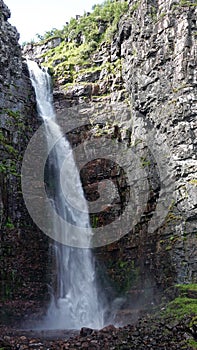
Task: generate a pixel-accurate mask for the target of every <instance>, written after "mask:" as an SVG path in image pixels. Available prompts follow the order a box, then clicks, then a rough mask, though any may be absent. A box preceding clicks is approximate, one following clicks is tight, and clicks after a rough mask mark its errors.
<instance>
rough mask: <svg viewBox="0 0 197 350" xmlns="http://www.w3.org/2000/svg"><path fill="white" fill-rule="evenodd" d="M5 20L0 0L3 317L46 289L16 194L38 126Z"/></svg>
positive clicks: (33, 235) (43, 261) (40, 243)
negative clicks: (31, 139) (23, 164)
mask: <svg viewBox="0 0 197 350" xmlns="http://www.w3.org/2000/svg"><path fill="white" fill-rule="evenodd" d="M9 17H10V11H9V10H8V8H7V6H6V5H5V4H4V2H3V1H0V47H1V50H0V141H1V142H0V230H1V235H0V286H1V287H0V303H1V306H4V307H5V309H6V308H8V309H9V310H8V309H6V310H7V315H8V314H9V312H10V313H13V314H14V308H13V306H14V305H15V304H14V303H16V300H18V302H20V300H22V299H23V298H25V299H26V301H29V302H30V304H31V303H32V300H37V299H38V300H39V299H42V298H43V295H44V294H46V290H47V288H46V278H45V273H46V271H47V270H46V269H47V242H46V239H45V237H44V235H43V234H42V233H40V232H39V230H38V229H37V228H36V227H35V225H34V224H33V222H32V220H31V218H30V217H29V215H28V213H27V210H26V207H25V204H24V201H23V197H22V191H21V165H22V159H23V154H24V152H25V150H26V147H27V144H28V142H29V140H30V138H31V136H32V135H33V133H34V132H35V130H36V129H37V128H38V126H39V122H38V118H37V112H36V102H35V95H34V91H33V88H32V86H31V82H30V79H29V74H28V69H27V65H26V63H25V61H23V59H22V54H21V48H20V46H19V44H18V39H19V34H18V32H17V30H16V28H14V27H12V26H11V25H10V24H9V22H8V18H9ZM35 271H36V273H35ZM30 306H31V305H30ZM17 307H18V313H19V314H23V311H24V310H22V308H21V306H17ZM28 308H29V306H28V307H27V309H28ZM32 309H33V308H32ZM1 310H2V312H1V313H0V317H4V316H5V315H6V312H4V309H3V308H2V307H1ZM26 311H27V310H26Z"/></svg>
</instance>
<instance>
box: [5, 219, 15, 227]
mask: <svg viewBox="0 0 197 350" xmlns="http://www.w3.org/2000/svg"><path fill="white" fill-rule="evenodd" d="M5 227H7V228H9V229H14V224H13V223H12V221H11V219H10V217H8V219H7V222H6V224H5Z"/></svg>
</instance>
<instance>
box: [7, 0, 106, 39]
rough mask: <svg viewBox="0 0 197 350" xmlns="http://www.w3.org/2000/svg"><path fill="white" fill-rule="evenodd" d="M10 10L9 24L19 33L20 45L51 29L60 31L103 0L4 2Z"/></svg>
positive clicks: (26, 0) (13, 0)
mask: <svg viewBox="0 0 197 350" xmlns="http://www.w3.org/2000/svg"><path fill="white" fill-rule="evenodd" d="M4 2H5V3H6V5H7V6H8V7H9V9H10V10H11V18H10V19H9V22H10V23H11V24H12V25H14V26H15V27H16V28H17V30H18V32H19V33H20V43H21V44H22V43H23V42H25V41H31V40H32V39H36V38H37V37H36V34H37V33H38V34H41V35H42V34H44V33H45V32H46V31H48V30H51V29H52V28H57V29H61V28H62V27H63V25H64V24H65V22H67V21H69V19H70V18H71V17H75V15H82V14H83V13H84V11H86V12H88V11H91V9H92V6H93V5H95V4H102V3H103V2H104V0H4Z"/></svg>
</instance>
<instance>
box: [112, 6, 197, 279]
mask: <svg viewBox="0 0 197 350" xmlns="http://www.w3.org/2000/svg"><path fill="white" fill-rule="evenodd" d="M130 9H131V17H130V23H129V22H128V18H127V19H125V20H124V19H123V20H122V24H120V30H119V35H118V36H117V39H116V43H117V44H116V45H119V44H121V55H122V57H123V58H124V64H123V67H124V71H123V76H124V80H125V82H126V86H127V89H128V91H129V92H130V96H131V104H132V111H133V113H132V122H133V125H132V137H133V138H134V139H137V138H141V139H143V140H145V142H147V143H148V147H149V148H151V144H150V140H149V139H148V137H149V136H148V135H149V134H150V133H151V132H152V131H153V130H154V136H155V138H156V139H157V140H159V142H162V145H161V146H159V142H158V146H157V147H156V148H155V149H154V147H152V150H151V151H152V153H153V157H154V158H155V159H156V160H157V163H158V166H159V168H160V175H161V172H162V171H163V170H164V169H165V174H164V177H165V176H169V175H171V177H172V181H173V195H172V198H171V199H172V202H171V204H170V205H169V207H168V214H167V215H166V218H165V220H164V221H163V223H162V225H161V226H160V227H159V225H156V226H157V227H156V228H157V230H156V232H157V234H156V236H155V238H156V245H155V252H154V260H155V261H154V266H155V267H156V266H157V267H158V266H159V271H157V272H156V271H155V272H156V273H155V276H157V277H156V279H157V282H159V283H161V284H163V283H164V281H165V279H166V278H168V275H170V270H171V271H172V269H174V276H175V278H174V280H175V281H176V282H178V283H184V282H186V283H187V282H191V281H192V280H196V257H195V249H194V246H195V242H196V220H197V181H196V180H197V159H196V158H197V144H196V137H197V119H196V115H197V81H196V73H197V70H196V63H197V62H196V51H197V45H196V14H197V9H196V3H195V1H183V2H173V1H167V2H166V1H159V0H158V1H142V2H140V3H139V4H138V7H137V9H136V10H135V11H133V2H130ZM128 26H130V28H131V30H130V31H131V33H130V35H129V37H128V38H127V39H126V40H122V39H121V36H123V34H124V35H126V33H127V32H128V29H127V28H128ZM124 28H126V29H124ZM122 33H123V34H122ZM160 147H161V148H163V150H164V149H165V147H166V150H165V152H166V151H167V152H168V155H166V158H165V156H164V155H163V157H162V156H161V152H160ZM169 165H170V166H169ZM162 169H163V170H162ZM169 172H170V174H169ZM164 192H166V195H165V194H164V197H163V199H162V201H167V200H168V195H170V194H169V192H168V188H165V190H164ZM164 207H165V205H164V204H163V210H164ZM156 210H157V208H156ZM156 224H157V223H156ZM154 234H155V233H154ZM154 234H153V236H154ZM151 239H152V237H151V234H149V233H148V234H147V241H149V240H151ZM164 257H165V260H163V258H164ZM151 261H152V258H151V256H150V255H148V256H147V263H148V264H150V266H151ZM162 265H163V266H162Z"/></svg>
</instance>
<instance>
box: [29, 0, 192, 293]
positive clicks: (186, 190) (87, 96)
mask: <svg viewBox="0 0 197 350" xmlns="http://www.w3.org/2000/svg"><path fill="white" fill-rule="evenodd" d="M120 3H124V2H119V4H120ZM125 3H127V2H125ZM128 4H129V10H128V11H127V10H126V12H127V13H126V14H124V11H125V10H124V11H122V17H121V19H120V21H119V23H118V25H117V29H116V31H115V32H113V30H112V37H111V40H110V41H108V40H107V36H106V31H107V29H106V28H108V26H109V28H111V27H110V26H111V23H112V22H113V18H114V17H113V16H112V20H111V22H108V23H107V25H106V22H105V17H104V14H103V12H102V11H103V10H102V6H100V7H99V6H97V12H96V11H95V10H94V11H95V12H93V15H91V16H92V17H91V18H92V20H94V21H95V23H96V27H94V28H97V31H98V32H97V34H98V33H102V37H101V38H99V37H97V39H95V40H96V44H95V49H94V50H92V51H90V52H89V53H87V55H86V57H85V59H84V61H83V60H79V57H81V56H80V52H81V50H82V49H84V45H85V44H87V43H89V42H87V38H86V37H88V34H87V28H86V27H83V26H82V24H83V23H85V21H86V22H87V23H88V19H87V16H84V17H83V18H81V19H80V18H78V19H76V20H75V22H74V20H73V23H72V26H73V27H72V36H71V33H70V37H69V35H68V34H67V32H66V31H65V29H64V30H63V31H62V32H61V33H60V32H59V33H56V34H58V35H56V38H55V37H54V33H52V34H53V35H52V36H51V37H50V35H49V37H48V38H47V39H43V40H42V41H41V42H39V43H37V44H36V45H32V46H31V45H28V46H26V47H25V49H24V53H25V54H26V55H28V56H30V57H32V55H33V57H34V58H35V59H36V60H37V61H38V62H40V63H41V64H43V65H49V66H50V69H51V71H52V73H53V76H54V84H55V86H54V103H55V106H56V110H57V113H58V115H59V117H60V120H61V122H62V125H63V126H65V123H66V124H67V126H66V127H65V132H68V130H69V132H68V134H69V137H70V141H71V142H72V143H73V145H74V146H76V145H79V144H81V145H82V144H83V143H84V142H87V140H89V139H91V140H94V141H93V142H94V144H95V145H96V142H97V141H95V140H97V138H99V137H100V138H102V137H104V136H105V137H106V136H107V137H108V138H111V139H116V140H117V142H122V143H123V144H124V145H126V147H127V150H128V148H129V147H132V150H133V152H134V153H135V154H136V155H137V157H138V158H139V159H140V161H141V167H142V168H143V172H144V174H145V178H146V181H144V183H145V184H146V185H147V187H146V191H147V192H148V193H146V194H147V197H146V196H145V197H144V195H143V193H142V191H140V189H139V188H137V190H136V193H135V196H136V197H135V200H136V198H137V205H138V204H139V206H140V204H141V207H142V208H143V209H142V208H141V217H140V218H138V219H139V220H138V223H137V225H134V226H135V227H133V228H132V230H130V233H128V234H127V235H125V236H124V234H125V232H124V228H123V229H122V233H120V234H119V237H121V236H124V237H122V238H121V240H119V241H118V242H115V243H113V244H110V245H107V246H106V247H104V248H102V249H100V250H99V249H98V250H97V253H98V256H101V260H102V261H103V260H104V261H105V262H106V266H107V270H108V275H110V276H111V278H112V280H114V281H115V284H116V288H118V289H119V290H120V291H123V290H124V291H125V290H126V291H129V292H130V293H131V294H132V293H135V291H132V289H136V288H138V287H139V289H141V290H143V288H144V287H145V289H146V288H147V290H149V289H150V290H149V292H148V294H147V298H149V296H150V295H152V292H153V290H152V291H151V289H154V288H156V290H157V289H158V288H162V289H163V288H166V287H167V286H169V285H171V284H173V283H188V282H191V281H195V280H196V261H195V249H194V246H195V240H196V215H197V187H196V179H197V173H196V3H195V1H181V2H176V1H175V2H174V1H168V2H165V1H159V0H158V1H145V0H142V1H138V2H136V1H129V2H128ZM107 6H109V3H108V5H107V2H106V7H107ZM110 6H114V8H115V7H116V6H118V5H117V2H113V4H110ZM125 8H126V7H125ZM99 9H100V10H99ZM99 11H100V12H99ZM114 16H115V15H114ZM80 23H82V24H81V27H80ZM95 23H94V25H95ZM101 23H102V24H103V23H105V25H103V27H102V31H101V29H100V27H101ZM74 24H75V25H74ZM69 25H70V24H69ZM69 25H68V27H69ZM94 25H93V26H94ZM81 28H85V29H84V31H83V29H81ZM79 29H80V31H79ZM85 30H86V31H85ZM95 30H96V29H95ZM74 48H75V50H77V52H78V56H76V57H75V60H74V61H72V57H73V56H72V55H74V53H73V50H74ZM75 54H76V53H75ZM76 55H77V54H76ZM75 62H76V63H75ZM69 117H70V118H69ZM73 119H74V123H73ZM69 123H70V124H69ZM85 125H86V127H85ZM87 125H89V129H88V128H87ZM77 128H78V129H77ZM80 128H81V129H80ZM84 128H85V131H84ZM73 129H74V131H73ZM80 130H83V132H80ZM103 142H104V141H103ZM84 147H85V146H84ZM95 147H96V146H95ZM104 147H105V143H103V148H104ZM106 147H107V146H106ZM110 151H111V150H110ZM76 152H77V151H76ZM84 152H87V150H85V151H84ZM106 154H107V148H106ZM102 155H103V154H102V152H100V157H101V156H102ZM130 156H131V154H130V155H129V152H128V157H130ZM95 158H96V157H95ZM129 162H130V160H129V158H128V159H127V163H129ZM105 167H106V164H105V166H104V165H103V164H102V165H101V161H100V160H97V161H96V160H93V161H92V167H91V165H89V175H87V174H86V171H85V170H84V171H82V174H83V175H82V180H83V182H84V185H85V186H86V187H85V188H86V190H87V191H89V192H88V193H90V191H91V188H94V189H98V184H99V182H100V181H101V180H104V179H106V178H107V179H111V180H112V181H113V183H114V184H115V186H117V188H118V191H119V204H117V203H116V209H114V210H115V211H116V214H115V215H120V211H121V210H124V209H125V206H126V205H127V204H128V201H129V200H130V199H129V198H128V196H127V195H125V193H126V192H127V194H128V193H129V191H131V188H133V187H132V186H129V184H128V183H127V185H125V183H126V182H127V181H126V179H125V177H124V176H123V173H121V174H120V172H119V171H118V170H117V168H116V171H117V173H119V175H117V173H116V174H115V175H112V173H113V169H114V168H113V167H114V165H113V166H112V164H109V163H108V167H109V169H110V170H109V173H108V175H106V173H105V170H106V169H105ZM110 167H111V168H110ZM101 168H102V170H101ZM86 170H87V169H86ZM124 170H125V172H126V169H124ZM138 170H139V173H140V171H141V170H140V169H138ZM90 172H91V175H90ZM142 176H143V175H142ZM125 181H126V182H125ZM93 184H94V185H93ZM121 184H122V185H121ZM125 186H126V187H125ZM88 188H89V190H88ZM130 198H131V194H130ZM94 199H96V197H95V198H94ZM144 200H145V201H147V205H146V206H144V203H143V202H144ZM118 205H119V207H118ZM108 209H109V208H108ZM108 209H106V210H104V211H103V212H102V213H97V214H96V215H95V214H92V216H91V217H92V223H93V224H94V225H95V226H98V227H99V226H102V225H103V230H105V226H106V224H107V223H109V222H111V221H110V220H113V219H114V211H113V210H111V212H110V213H109V210H108ZM118 210H119V212H118ZM118 213H119V214H118ZM106 216H108V219H106V220H105V218H106ZM128 220H129V219H128ZM132 224H133V222H132V219H131V225H130V226H132ZM128 231H129V230H128ZM134 286H135V287H134ZM137 286H138V287H137ZM153 294H154V293H153Z"/></svg>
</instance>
